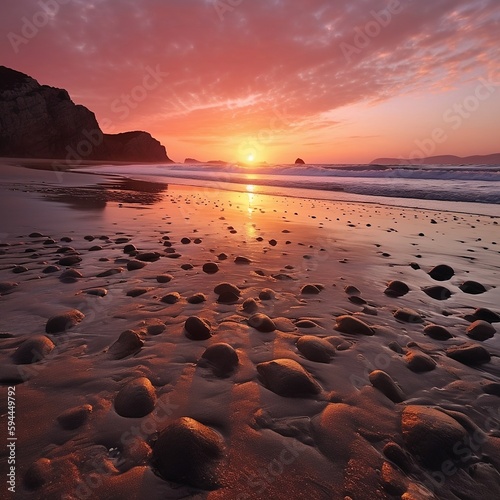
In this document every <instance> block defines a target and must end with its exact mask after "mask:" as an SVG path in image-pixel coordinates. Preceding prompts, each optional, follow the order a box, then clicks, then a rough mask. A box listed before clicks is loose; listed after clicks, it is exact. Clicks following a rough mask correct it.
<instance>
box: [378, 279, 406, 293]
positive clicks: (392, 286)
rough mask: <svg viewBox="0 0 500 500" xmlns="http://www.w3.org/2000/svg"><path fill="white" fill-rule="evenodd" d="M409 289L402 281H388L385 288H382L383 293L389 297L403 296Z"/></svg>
mask: <svg viewBox="0 0 500 500" xmlns="http://www.w3.org/2000/svg"><path fill="white" fill-rule="evenodd" d="M409 291H410V288H409V286H408V285H407V284H406V283H404V282H403V281H398V280H394V281H390V282H389V283H388V284H387V288H386V289H385V290H384V293H385V294H386V295H388V296H389V297H403V296H404V295H406V294H407V293H408V292H409Z"/></svg>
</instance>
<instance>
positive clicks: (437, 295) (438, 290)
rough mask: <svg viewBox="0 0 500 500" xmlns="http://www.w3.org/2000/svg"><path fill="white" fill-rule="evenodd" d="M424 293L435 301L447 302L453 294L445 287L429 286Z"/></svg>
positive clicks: (424, 289)
mask: <svg viewBox="0 0 500 500" xmlns="http://www.w3.org/2000/svg"><path fill="white" fill-rule="evenodd" d="M422 291H423V292H424V293H425V294H426V295H428V296H429V297H431V298H433V299H435V300H447V299H449V298H450V297H451V292H450V291H449V290H448V289H447V288H445V287H444V286H428V287H425V288H422Z"/></svg>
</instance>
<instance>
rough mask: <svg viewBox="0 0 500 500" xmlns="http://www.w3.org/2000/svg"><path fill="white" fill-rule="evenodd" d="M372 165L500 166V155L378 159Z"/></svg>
mask: <svg viewBox="0 0 500 500" xmlns="http://www.w3.org/2000/svg"><path fill="white" fill-rule="evenodd" d="M370 165H500V153H494V154H491V155H474V156H464V157H461V156H453V155H441V156H429V157H427V158H413V159H408V160H406V159H404V158H377V159H376V160H373V161H372V162H371V163H370Z"/></svg>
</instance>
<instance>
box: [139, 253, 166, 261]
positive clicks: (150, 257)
mask: <svg viewBox="0 0 500 500" xmlns="http://www.w3.org/2000/svg"><path fill="white" fill-rule="evenodd" d="M160 257H161V254H159V253H158V252H144V253H138V254H137V255H136V256H135V258H136V259H137V260H139V261H141V262H156V261H157V260H159V259H160Z"/></svg>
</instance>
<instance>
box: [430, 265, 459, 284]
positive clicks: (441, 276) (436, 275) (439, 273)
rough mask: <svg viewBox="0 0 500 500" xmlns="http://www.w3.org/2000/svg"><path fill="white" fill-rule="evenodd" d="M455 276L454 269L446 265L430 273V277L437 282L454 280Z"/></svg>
mask: <svg viewBox="0 0 500 500" xmlns="http://www.w3.org/2000/svg"><path fill="white" fill-rule="evenodd" d="M454 275H455V271H454V270H453V268H452V267H450V266H448V265H446V264H440V265H439V266H436V267H434V268H432V269H431V270H430V271H429V276H430V277H431V278H432V279H433V280H436V281H447V280H449V279H451V278H453V276H454Z"/></svg>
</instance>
